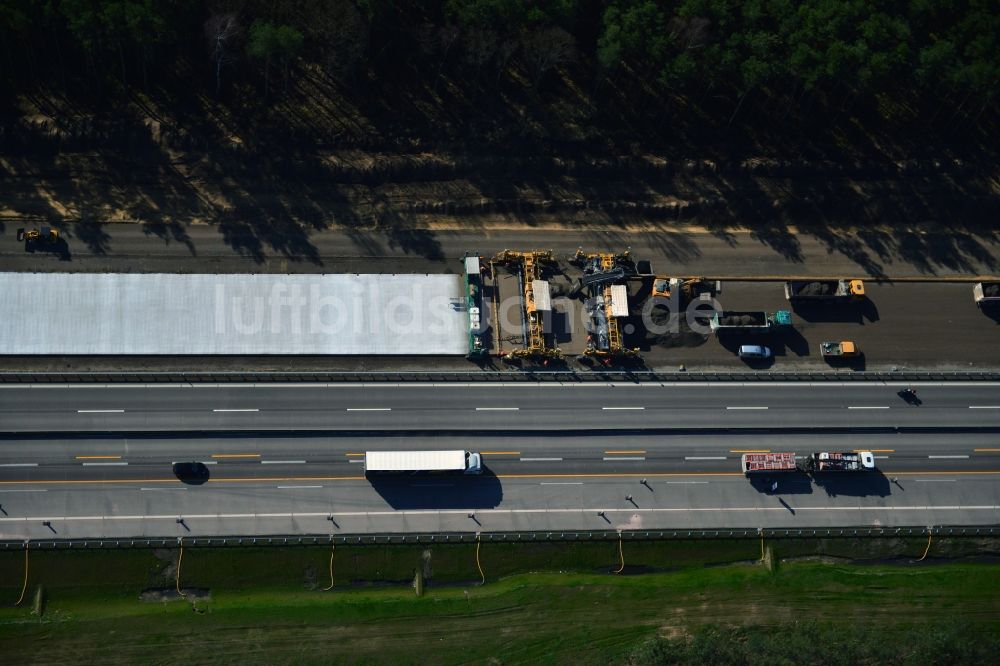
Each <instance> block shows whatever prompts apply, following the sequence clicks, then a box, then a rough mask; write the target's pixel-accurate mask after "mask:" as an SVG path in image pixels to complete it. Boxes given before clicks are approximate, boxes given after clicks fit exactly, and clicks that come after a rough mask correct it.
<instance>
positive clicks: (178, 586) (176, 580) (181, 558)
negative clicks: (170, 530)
mask: <svg viewBox="0 0 1000 666" xmlns="http://www.w3.org/2000/svg"><path fill="white" fill-rule="evenodd" d="M183 561H184V541H183V540H181V554H180V555H178V556H177V576H176V578H174V587H175V588H176V589H177V594H179V595H181V596H182V597H186V596H187V595H186V594H184V593H183V592H181V562H183Z"/></svg>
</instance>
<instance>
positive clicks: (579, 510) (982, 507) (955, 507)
mask: <svg viewBox="0 0 1000 666" xmlns="http://www.w3.org/2000/svg"><path fill="white" fill-rule="evenodd" d="M916 480H917V481H956V479H916ZM20 492H27V490H25V491H20ZM41 492H44V491H41ZM597 510H603V511H605V512H606V513H611V514H623V515H630V514H637V513H638V514H643V513H648V514H674V513H676V514H680V513H760V512H769V511H770V512H778V511H780V512H782V513H787V512H788V509H786V508H785V507H783V506H764V507H761V506H732V507H663V508H643V507H627V508H622V507H610V508H604V507H598V506H594V507H575V508H565V509H479V510H477V512H476V513H477V514H481V515H519V514H547V513H551V514H589V513H592V512H594V511H597ZM795 510H796V511H822V512H824V513H836V512H850V513H854V514H857V513H878V512H880V511H885V512H888V513H892V512H906V511H915V512H926V511H997V510H1000V504H979V505H963V504H948V505H940V506H936V505H927V504H915V505H908V506H797V507H795ZM331 515H332V516H336V517H344V518H351V517H358V518H371V517H380V516H385V517H393V516H401V515H402V516H447V515H454V516H465V515H468V509H409V510H406V509H404V510H399V511H395V510H388V511H340V512H330V511H321V512H301V513H296V512H283V513H282V512H276V513H202V514H186V515H184V516H183V517H184V518H185V519H187V520H199V519H207V520H224V519H254V520H258V519H262V518H283V519H295V518H322V519H324V520H326V519H327V517H328V516H331ZM178 517H180V516H179V514H176V513H171V514H152V515H141V514H138V515H137V514H132V515H111V516H106V515H105V516H29V517H20V516H18V517H11V516H3V515H0V523H34V522H37V521H44V520H50V521H64V522H78V521H80V522H82V521H88V522H95V521H105V520H115V521H124V520H169V521H176V520H177V518H178Z"/></svg>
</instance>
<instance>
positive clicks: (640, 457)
mask: <svg viewBox="0 0 1000 666" xmlns="http://www.w3.org/2000/svg"><path fill="white" fill-rule="evenodd" d="M645 459H646V457H645V456H604V462H608V461H609V460H645Z"/></svg>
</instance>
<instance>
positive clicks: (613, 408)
mask: <svg viewBox="0 0 1000 666" xmlns="http://www.w3.org/2000/svg"><path fill="white" fill-rule="evenodd" d="M601 409H603V410H605V411H615V410H629V409H634V410H643V409H646V408H645V407H601Z"/></svg>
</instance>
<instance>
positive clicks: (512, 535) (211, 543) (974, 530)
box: [0, 525, 1000, 550]
mask: <svg viewBox="0 0 1000 666" xmlns="http://www.w3.org/2000/svg"><path fill="white" fill-rule="evenodd" d="M928 534H933V535H934V536H946V537H947V536H953V537H977V536H978V537H986V536H1000V526H997V525H962V526H939V527H871V526H864V527H836V528H804V529H792V528H774V529H759V528H741V529H718V530H622V531H621V532H618V531H617V530H593V531H544V532H443V533H426V534H399V533H395V534H393V533H389V534H305V535H274V536H263V537H262V536H257V537H248V536H217V537H158V538H133V539H37V540H30V541H29V540H25V539H19V540H14V539H6V540H0V550H24V549H25V548H29V549H33V550H54V549H71V548H75V549H82V548H89V549H102V548H104V549H114V548H171V547H174V546H178V545H180V544H181V542H182V541H183V544H184V547H185V548H188V547H196V548H197V547H202V548H225V547H265V546H267V547H274V546H324V545H330V544H335V545H338V546H341V545H343V546H346V545H362V546H364V545H406V544H412V545H428V544H450V543H475V542H476V541H481V542H485V543H490V542H501V543H502V542H508V543H518V542H531V541H536V542H538V541H568V542H572V541H617V540H618V539H619V538H621V539H622V540H624V541H662V540H679V539H697V540H700V539H749V538H754V539H756V538H760V537H761V536H763V537H766V538H768V539H804V538H823V539H841V538H843V539H850V538H858V537H861V538H901V537H918V536H927V535H928Z"/></svg>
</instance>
